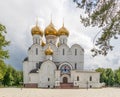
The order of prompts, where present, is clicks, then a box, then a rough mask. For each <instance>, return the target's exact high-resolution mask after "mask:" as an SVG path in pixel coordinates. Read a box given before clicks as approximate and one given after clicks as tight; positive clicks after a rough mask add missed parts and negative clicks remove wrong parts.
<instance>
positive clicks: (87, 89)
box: [86, 81, 88, 90]
mask: <svg viewBox="0 0 120 97" xmlns="http://www.w3.org/2000/svg"><path fill="white" fill-rule="evenodd" d="M86 86H87V87H86V88H87V90H88V81H87V82H86Z"/></svg>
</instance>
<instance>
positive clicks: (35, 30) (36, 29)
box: [31, 24, 43, 36]
mask: <svg viewBox="0 0 120 97" xmlns="http://www.w3.org/2000/svg"><path fill="white" fill-rule="evenodd" d="M31 34H32V35H41V36H43V31H41V29H40V28H39V26H38V25H37V24H36V25H35V26H34V27H33V28H32V30H31Z"/></svg>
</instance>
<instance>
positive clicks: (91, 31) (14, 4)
mask: <svg viewBox="0 0 120 97" xmlns="http://www.w3.org/2000/svg"><path fill="white" fill-rule="evenodd" d="M0 14H1V15H0V23H2V24H4V25H5V26H6V28H7V32H8V33H7V34H6V38H7V40H9V41H11V43H10V46H8V47H7V49H8V50H9V53H10V58H9V59H7V60H5V61H6V63H7V64H9V65H12V66H13V67H14V68H16V69H18V70H22V61H23V60H24V58H25V57H26V56H27V50H28V48H29V47H30V46H31V45H32V35H31V28H32V27H33V26H34V25H35V23H36V20H37V19H38V24H39V26H40V27H41V29H43V30H44V29H45V27H46V26H48V25H49V23H50V20H51V15H52V22H53V24H54V26H55V28H56V29H57V30H58V29H59V28H60V27H61V26H62V23H63V19H64V25H65V27H66V28H67V30H68V31H69V33H70V35H69V37H68V45H69V46H71V45H72V44H75V43H77V44H79V45H81V46H82V47H83V48H84V50H85V59H84V65H85V66H84V68H85V69H89V70H91V69H96V68H98V67H103V68H112V69H116V68H118V67H120V42H119V41H120V37H119V39H118V40H114V39H113V40H112V42H111V44H112V45H113V46H115V47H114V50H113V51H111V52H109V54H108V55H107V56H101V55H99V56H96V57H92V53H91V52H90V50H91V49H92V48H93V39H94V37H95V35H96V34H97V33H98V31H99V30H100V29H98V28H97V27H84V26H83V25H82V24H81V23H80V14H84V11H83V10H81V9H79V8H76V4H75V3H73V0H0Z"/></svg>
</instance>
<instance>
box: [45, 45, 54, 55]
mask: <svg viewBox="0 0 120 97" xmlns="http://www.w3.org/2000/svg"><path fill="white" fill-rule="evenodd" d="M45 54H46V55H53V50H52V49H51V48H50V46H49V47H48V48H47V49H46V50H45Z"/></svg>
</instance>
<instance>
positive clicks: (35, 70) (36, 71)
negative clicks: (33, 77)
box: [30, 69, 38, 73]
mask: <svg viewBox="0 0 120 97" xmlns="http://www.w3.org/2000/svg"><path fill="white" fill-rule="evenodd" d="M30 73H38V69H33V70H31V71H30Z"/></svg>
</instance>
